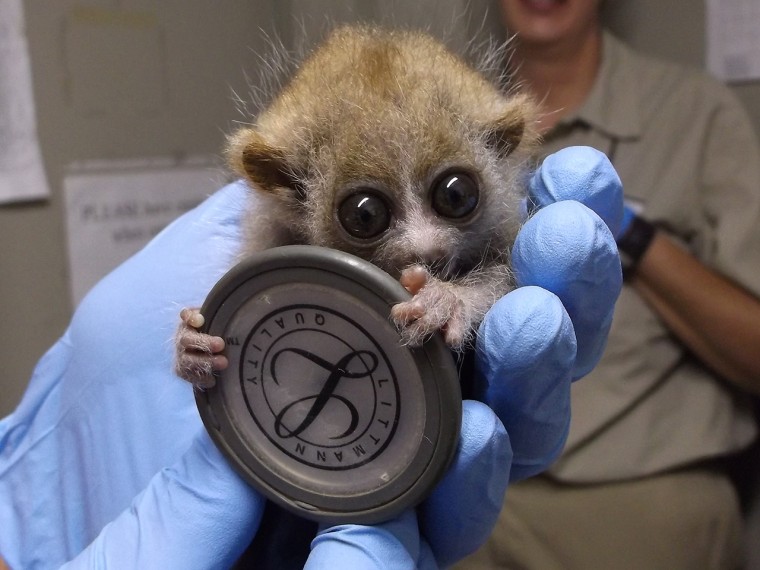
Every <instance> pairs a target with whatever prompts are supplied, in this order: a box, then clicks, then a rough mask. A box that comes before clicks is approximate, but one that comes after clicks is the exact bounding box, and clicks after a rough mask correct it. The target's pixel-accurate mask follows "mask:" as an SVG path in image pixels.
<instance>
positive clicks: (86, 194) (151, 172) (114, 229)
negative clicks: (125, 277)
mask: <svg viewBox="0 0 760 570" xmlns="http://www.w3.org/2000/svg"><path fill="white" fill-rule="evenodd" d="M70 170H71V172H70V173H68V174H67V175H66V176H65V177H64V182H63V192H64V201H65V208H66V229H67V237H68V255H69V275H70V289H71V299H72V303H73V306H76V305H77V304H78V303H79V301H81V299H82V297H84V295H85V294H86V293H87V291H89V290H90V288H91V287H92V286H93V285H95V283H97V281H99V280H100V278H102V277H103V276H105V275H106V274H107V273H108V272H109V271H111V270H112V269H113V268H115V267H116V266H117V265H119V264H120V263H121V262H122V261H124V260H126V259H127V258H128V257H129V256H131V255H132V254H133V253H135V252H137V251H138V250H139V249H140V248H142V247H143V246H144V245H145V244H146V243H147V242H148V241H150V239H151V238H152V237H153V236H155V235H156V234H157V233H158V232H160V231H161V230H162V229H163V228H164V227H165V226H166V225H167V224H168V223H169V222H171V221H172V220H173V219H174V218H176V217H178V216H179V215H181V214H183V213H184V212H186V211H187V210H189V209H191V208H193V207H194V206H196V205H197V204H198V203H200V202H201V201H202V200H203V199H205V198H206V197H207V196H209V195H210V194H211V193H213V192H214V191H215V190H217V189H218V188H220V187H221V186H222V185H223V184H224V182H225V179H224V173H223V171H222V170H221V169H220V168H219V166H218V164H216V163H214V161H212V160H211V159H207V158H203V157H197V158H194V159H189V160H182V161H180V162H178V161H176V160H172V159H150V160H126V161H90V162H88V163H85V164H78V165H73V166H72V168H71V169H70Z"/></svg>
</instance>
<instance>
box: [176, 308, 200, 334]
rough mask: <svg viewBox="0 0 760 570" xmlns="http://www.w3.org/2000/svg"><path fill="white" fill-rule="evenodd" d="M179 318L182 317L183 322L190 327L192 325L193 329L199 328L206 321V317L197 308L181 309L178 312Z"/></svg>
mask: <svg viewBox="0 0 760 570" xmlns="http://www.w3.org/2000/svg"><path fill="white" fill-rule="evenodd" d="M179 318H180V319H182V322H183V323H185V324H186V325H188V326H190V327H193V328H194V329H199V328H201V327H202V326H203V324H204V323H205V322H206V319H205V318H203V315H202V314H201V312H200V310H199V309H188V308H185V309H182V310H181V311H180V312H179Z"/></svg>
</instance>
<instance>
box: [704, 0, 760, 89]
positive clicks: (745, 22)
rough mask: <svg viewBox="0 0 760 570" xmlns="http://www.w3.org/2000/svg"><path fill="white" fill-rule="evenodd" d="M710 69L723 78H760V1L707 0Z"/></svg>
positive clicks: (745, 79) (724, 79)
mask: <svg viewBox="0 0 760 570" xmlns="http://www.w3.org/2000/svg"><path fill="white" fill-rule="evenodd" d="M706 8H707V68H708V69H709V70H710V72H711V73H712V74H713V75H715V76H716V77H718V78H719V79H721V80H723V81H729V82H731V81H750V80H753V79H758V78H760V35H759V34H758V33H757V26H758V24H759V23H760V2H758V1H757V0H708V1H707V6H706Z"/></svg>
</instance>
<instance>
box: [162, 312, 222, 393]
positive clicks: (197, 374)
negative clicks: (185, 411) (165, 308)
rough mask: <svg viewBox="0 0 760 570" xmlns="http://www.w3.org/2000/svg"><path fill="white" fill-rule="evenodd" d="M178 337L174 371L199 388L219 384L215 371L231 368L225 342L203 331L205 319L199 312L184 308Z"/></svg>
mask: <svg viewBox="0 0 760 570" xmlns="http://www.w3.org/2000/svg"><path fill="white" fill-rule="evenodd" d="M179 317H180V321H181V322H180V325H179V330H177V336H176V354H175V358H174V371H175V372H176V373H177V376H179V377H180V378H183V379H185V380H187V381H188V382H191V383H192V384H194V385H195V386H198V387H200V388H211V387H212V386H214V384H216V379H215V378H214V372H219V371H220V370H224V369H225V368H227V366H228V365H229V362H228V361H227V357H226V356H224V355H223V354H221V352H222V351H223V350H224V339H223V338H221V337H218V336H212V335H209V334H205V333H202V332H200V331H199V330H198V329H199V328H200V327H202V326H203V323H204V319H203V315H201V313H200V311H199V310H198V309H182V311H181V312H180V314H179Z"/></svg>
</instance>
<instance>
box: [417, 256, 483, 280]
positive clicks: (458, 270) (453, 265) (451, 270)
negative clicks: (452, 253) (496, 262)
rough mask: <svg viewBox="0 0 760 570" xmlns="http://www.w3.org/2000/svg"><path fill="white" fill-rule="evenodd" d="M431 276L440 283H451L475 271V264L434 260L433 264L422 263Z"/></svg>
mask: <svg viewBox="0 0 760 570" xmlns="http://www.w3.org/2000/svg"><path fill="white" fill-rule="evenodd" d="M422 265H424V266H425V267H426V268H427V270H428V271H429V272H430V274H431V275H433V276H434V277H437V278H438V279H441V280H442V281H452V280H454V279H457V278H459V277H462V276H463V275H466V274H468V273H470V272H471V271H472V270H473V269H475V264H473V263H465V262H464V261H462V260H454V259H436V260H435V261H433V262H425V263H422Z"/></svg>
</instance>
